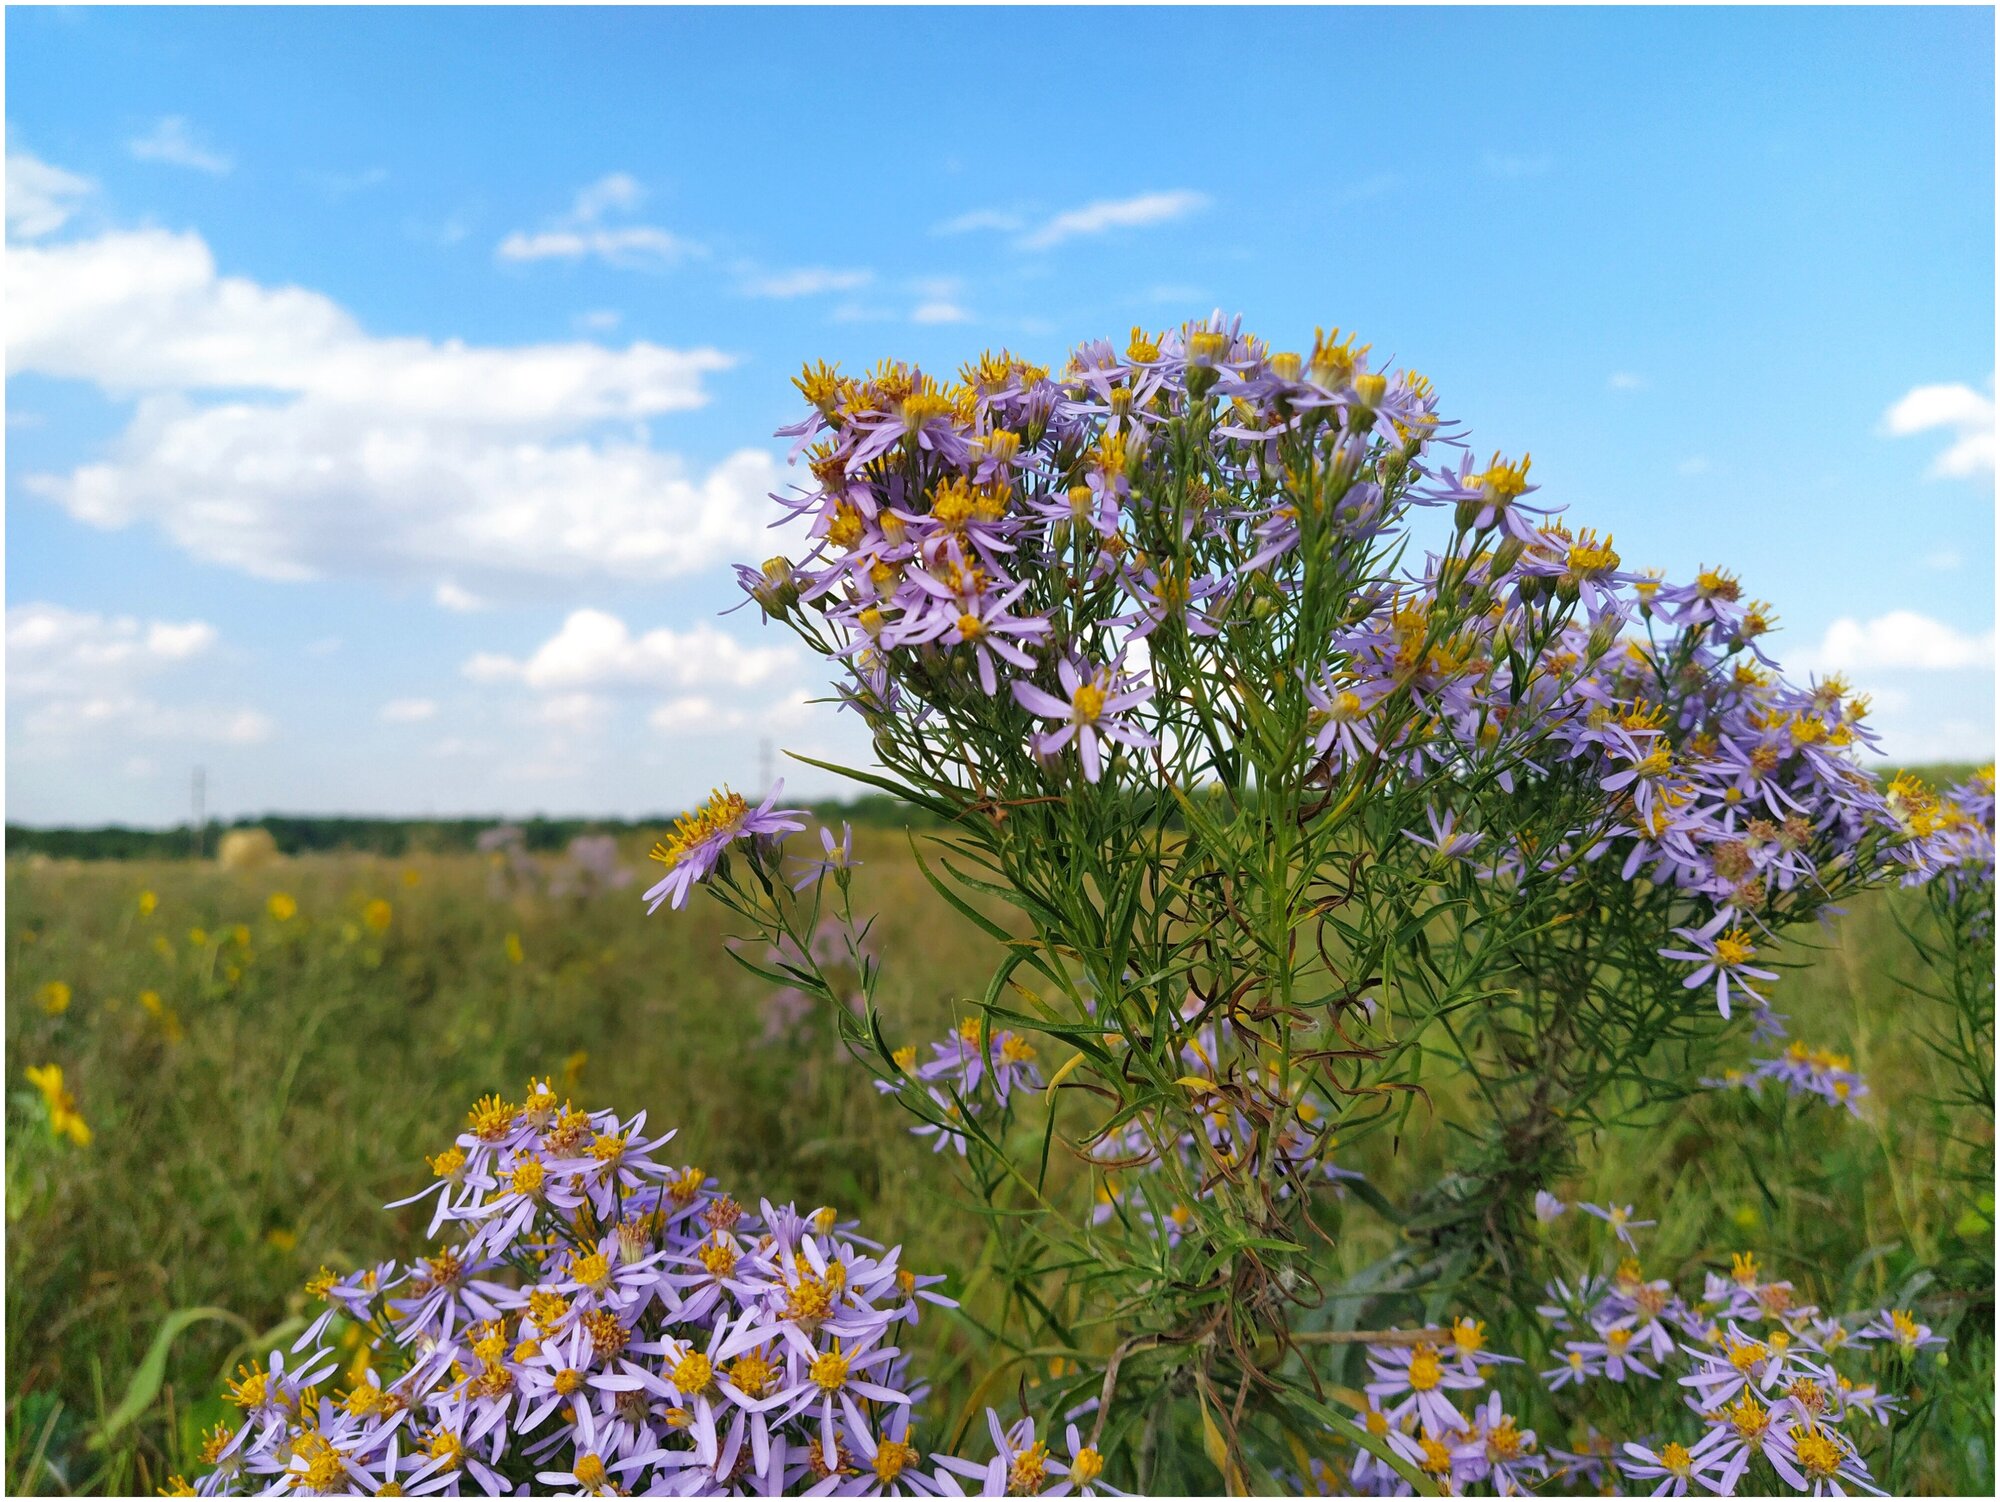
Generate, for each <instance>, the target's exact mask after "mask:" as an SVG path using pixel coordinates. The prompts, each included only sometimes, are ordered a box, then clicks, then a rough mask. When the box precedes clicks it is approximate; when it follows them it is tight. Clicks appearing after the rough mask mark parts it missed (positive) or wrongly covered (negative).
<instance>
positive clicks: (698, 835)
mask: <svg viewBox="0 0 2000 1502" xmlns="http://www.w3.org/2000/svg"><path fill="white" fill-rule="evenodd" d="M784 788H785V784H784V783H783V781H779V782H777V783H774V784H773V785H772V787H771V793H770V796H769V797H767V798H766V799H765V800H764V801H763V802H762V803H760V804H758V805H757V807H755V808H752V807H750V805H749V804H748V803H747V802H746V801H745V800H744V799H743V797H742V796H741V795H740V794H737V793H732V792H730V791H729V790H728V789H727V788H723V789H721V790H720V791H718V792H716V793H714V794H713V795H711V796H710V798H709V800H708V802H706V803H704V804H703V805H702V806H701V807H700V808H698V809H696V810H695V811H694V812H693V813H690V814H687V815H684V816H683V817H682V818H680V819H679V820H677V821H676V822H675V824H674V829H673V833H672V834H670V835H668V836H667V838H666V839H665V840H663V841H661V842H660V843H659V844H656V845H655V846H653V850H652V858H653V859H654V860H656V861H658V862H660V863H661V864H662V865H664V866H665V867H666V868H667V874H666V875H665V876H663V877H661V878H660V880H659V881H658V882H656V883H655V884H654V885H653V886H651V887H649V888H647V890H646V896H645V902H646V911H647V912H648V913H654V912H658V911H659V908H660V904H661V903H662V902H666V901H668V900H669V899H671V900H672V902H673V905H674V906H675V907H677V908H678V907H683V906H685V905H686V903H687V898H688V893H689V892H690V891H692V890H693V888H694V886H695V884H696V883H697V882H702V881H706V880H707V879H708V877H709V874H710V873H711V872H712V871H714V870H715V868H716V866H717V865H718V864H719V863H720V862H721V860H722V857H723V855H724V854H725V853H726V852H727V850H728V848H729V845H730V843H731V842H732V841H734V840H746V839H747V840H756V839H767V838H769V837H771V836H774V835H783V834H788V833H790V832H792V831H793V830H798V829H804V828H805V825H804V824H803V823H801V822H800V816H801V815H803V814H804V812H805V810H804V809H798V808H773V807H772V805H773V804H774V803H776V802H777V801H778V795H779V794H780V793H781V792H783V791H784Z"/></svg>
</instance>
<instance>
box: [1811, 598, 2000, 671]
mask: <svg viewBox="0 0 2000 1502" xmlns="http://www.w3.org/2000/svg"><path fill="white" fill-rule="evenodd" d="M1806 665H1807V666H1809V667H1810V668H1811V669H1812V670H1813V671H1815V672H1821V673H1855V672H1860V673H1867V672H1886V671H1902V672H1907V671H1917V672H1943V671H1949V670H1952V669H1958V668H1990V667H1991V666H1992V665H1993V633H1992V632H1991V631H1986V632H1981V633H1978V634H1972V633H1968V632H1963V631H1958V630H1956V629H1954V628H1953V627H1951V626H1948V625H1946V624H1945V623H1944V622H1943V621H1939V620H1933V619H1932V618H1931V617H1930V616H1927V615H1919V614H1918V613H1917V612H1916V611H1914V610H1892V611H1890V612H1889V613H1888V614H1886V615H1878V616H1876V617H1875V618H1874V619H1872V620H1866V621H1862V620H1856V619H1854V618H1853V617H1852V616H1842V617H1841V618H1840V619H1839V620H1837V621H1835V622H1834V623H1833V624H1832V625H1831V626H1828V627H1827V628H1826V636H1825V638H1824V639H1823V640H1822V641H1821V642H1820V644H1819V646H1818V647H1816V648H1815V649H1813V650H1812V651H1811V652H1809V653H1807V654H1806Z"/></svg>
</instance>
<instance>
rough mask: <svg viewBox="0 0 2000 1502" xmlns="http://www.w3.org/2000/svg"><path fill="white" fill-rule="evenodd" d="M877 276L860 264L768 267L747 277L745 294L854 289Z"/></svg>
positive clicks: (801, 294) (785, 294) (811, 294)
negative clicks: (841, 267) (847, 267)
mask: <svg viewBox="0 0 2000 1502" xmlns="http://www.w3.org/2000/svg"><path fill="white" fill-rule="evenodd" d="M873 280H875V273H874V272H872V271H866V270H862V269H859V268H855V269H852V270H846V271H842V270H836V269H835V268H833V267H830V266H801V267H799V268H797V269H796V270H792V271H765V272H754V273H751V274H748V275H746V276H745V277H744V279H743V285H742V289H741V290H742V292H743V295H744V296H745V297H775V298H791V297H817V296H819V295H820V294H822V293H826V292H853V291H855V290H857V289H858V288H861V287H865V286H867V285H868V284H869V283H870V282H872V281H873Z"/></svg>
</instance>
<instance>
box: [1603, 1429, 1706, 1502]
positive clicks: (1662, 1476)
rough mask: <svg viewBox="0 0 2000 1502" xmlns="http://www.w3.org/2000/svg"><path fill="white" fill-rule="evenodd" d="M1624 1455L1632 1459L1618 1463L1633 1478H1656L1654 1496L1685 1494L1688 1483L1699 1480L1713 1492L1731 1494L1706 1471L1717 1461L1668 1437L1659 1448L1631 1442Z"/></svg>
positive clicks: (1652, 1479) (1679, 1495) (1643, 1479)
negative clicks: (1718, 1484) (1692, 1451)
mask: <svg viewBox="0 0 2000 1502" xmlns="http://www.w3.org/2000/svg"><path fill="white" fill-rule="evenodd" d="M1625 1454H1626V1455H1627V1456H1628V1457H1630V1458H1629V1459H1625V1460H1621V1461H1619V1462H1618V1468H1619V1469H1620V1470H1622V1471H1623V1472H1624V1473H1625V1474H1626V1475H1627V1476H1630V1477H1631V1478H1632V1479H1633V1480H1634V1481H1657V1482H1658V1483H1659V1485H1657V1486H1655V1487H1654V1488H1653V1490H1652V1492H1651V1493H1650V1495H1652V1496H1655V1497H1685V1496H1686V1495H1687V1494H1688V1483H1689V1482H1690V1481H1699V1482H1700V1483H1701V1484H1702V1485H1703V1486H1705V1487H1707V1488H1708V1489H1709V1490H1710V1491H1720V1492H1722V1493H1723V1494H1724V1495H1725V1496H1726V1495H1728V1494H1729V1493H1728V1491H1727V1489H1726V1488H1723V1487H1720V1486H1717V1485H1716V1484H1715V1482H1714V1481H1713V1480H1711V1479H1710V1478H1709V1477H1708V1476H1707V1475H1705V1474H1704V1472H1706V1471H1707V1470H1709V1469H1710V1468H1711V1467H1713V1466H1714V1465H1715V1464H1716V1461H1715V1460H1714V1459H1713V1457H1706V1458H1704V1457H1698V1456H1696V1455H1693V1454H1690V1453H1689V1451H1688V1448H1687V1446H1685V1445H1683V1444H1680V1443H1679V1442H1678V1441H1675V1440H1668V1441H1667V1443H1665V1444H1664V1445H1661V1446H1660V1448H1659V1449H1657V1450H1652V1449H1648V1448H1647V1447H1646V1446H1645V1445H1637V1444H1628V1445H1626V1446H1625Z"/></svg>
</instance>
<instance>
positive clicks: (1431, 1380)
mask: <svg viewBox="0 0 2000 1502" xmlns="http://www.w3.org/2000/svg"><path fill="white" fill-rule="evenodd" d="M1443 1380H1444V1368H1443V1366H1442V1365H1440V1364H1439V1362H1438V1353H1437V1348H1436V1347H1435V1346H1431V1345H1421V1346H1418V1347H1417V1348H1416V1350H1414V1351H1413V1352H1411V1353H1410V1386H1411V1388H1412V1389H1413V1390H1414V1391H1417V1392H1430V1391H1431V1390H1432V1389H1433V1388H1435V1387H1436V1386H1437V1385H1438V1383H1440V1382H1442V1381H1443Z"/></svg>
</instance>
